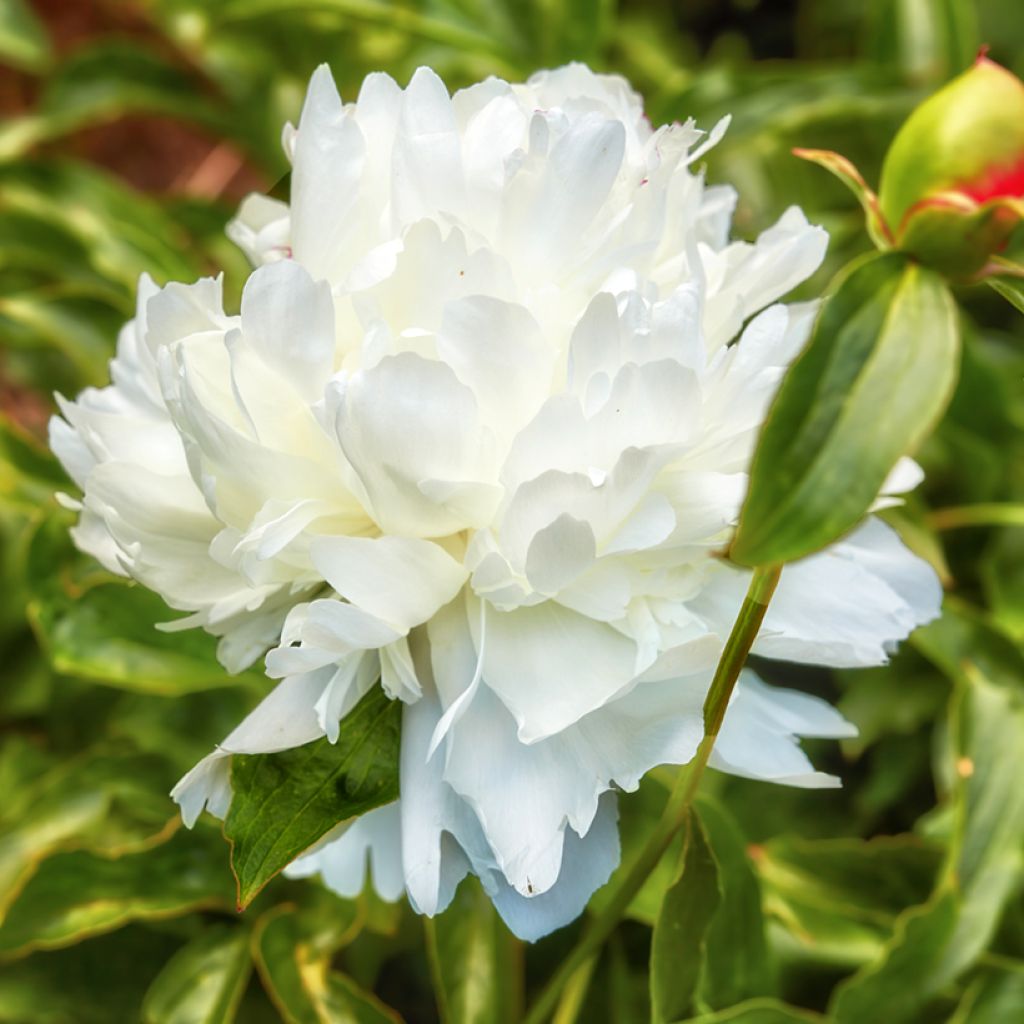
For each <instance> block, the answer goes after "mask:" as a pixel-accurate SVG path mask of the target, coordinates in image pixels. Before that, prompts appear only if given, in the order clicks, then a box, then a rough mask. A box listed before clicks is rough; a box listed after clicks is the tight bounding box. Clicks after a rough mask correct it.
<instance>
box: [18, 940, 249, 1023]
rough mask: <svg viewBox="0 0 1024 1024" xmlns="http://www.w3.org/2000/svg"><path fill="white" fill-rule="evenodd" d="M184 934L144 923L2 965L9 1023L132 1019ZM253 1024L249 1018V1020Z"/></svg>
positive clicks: (137, 1016) (117, 1021) (137, 1019)
mask: <svg viewBox="0 0 1024 1024" xmlns="http://www.w3.org/2000/svg"><path fill="white" fill-rule="evenodd" d="M179 945H180V939H177V938H175V937H174V936H173V935H169V934H166V933H164V932H158V931H153V930H150V929H148V928H145V927H142V926H141V925H135V926H132V925H129V926H128V927H127V928H123V929H121V930H120V931H118V932H115V933H113V934H111V935H103V936H100V937H98V938H94V939H91V940H90V941H89V942H84V943H81V944H79V945H77V946H72V947H70V948H68V949H59V950H54V951H53V952H45V953H36V954H35V955H34V956H30V957H26V958H25V959H23V960H19V961H17V962H16V963H5V964H4V965H3V967H2V968H0V1021H3V1022H4V1024H128V1022H135V1021H139V1020H140V1019H141V1006H142V998H143V995H144V994H145V991H146V986H147V985H148V984H149V981H150V979H151V978H152V977H153V976H154V974H155V973H156V972H157V971H159V969H160V965H161V964H162V963H164V962H166V960H167V958H168V957H169V956H171V954H172V953H173V952H174V950H175V947H176V946H179ZM246 1024H248V1022H246Z"/></svg>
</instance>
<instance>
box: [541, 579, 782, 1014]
mask: <svg viewBox="0 0 1024 1024" xmlns="http://www.w3.org/2000/svg"><path fill="white" fill-rule="evenodd" d="M781 573H782V566H781V565H773V566H764V567H761V568H759V569H755V570H754V575H753V578H752V579H751V581H750V586H749V588H748V589H747V596H746V597H745V598H744V600H743V605H742V607H741V608H740V612H739V615H738V616H737V617H736V622H735V623H734V624H733V627H732V632H731V633H730V634H729V639H728V640H727V641H726V644H725V649H724V650H723V651H722V657H721V658H720V659H719V661H718V667H717V668H716V669H715V675H714V678H713V679H712V680H711V686H710V688H709V689H708V695H707V697H706V699H705V701H704V738H703V739H702V740H701V742H700V746H698V747H697V752H696V754H695V755H694V757H693V760H692V761H690V763H689V764H688V765H687V766H686V768H685V769H684V770H683V771H682V772H681V773H680V774H679V778H678V779H677V780H676V784H675V786H674V787H673V789H672V792H671V794H670V795H669V798H668V801H667V802H666V804H665V809H664V810H663V811H662V812H661V817H660V818H659V819H658V822H657V824H656V825H655V826H654V830H653V831H652V832H651V835H650V837H649V838H648V840H647V843H646V845H645V846H644V848H643V849H642V850H641V851H640V855H639V857H637V859H636V860H635V861H634V862H633V864H632V865H631V866H630V868H629V870H628V871H627V872H626V873H625V874H624V875H623V876H622V877H621V878H619V879H618V880H617V881H616V882H615V883H613V885H614V886H615V889H614V892H613V894H612V897H611V899H610V900H609V901H608V903H607V904H606V905H605V907H604V909H603V910H602V911H601V912H600V913H599V914H598V915H596V916H595V917H593V918H592V919H591V920H590V922H589V924H588V926H587V928H586V930H585V931H584V932H583V935H582V936H581V938H580V941H579V942H578V943H577V944H576V947H575V948H574V949H573V950H572V952H571V953H570V954H569V955H568V956H567V957H566V958H565V960H563V961H562V963H561V964H559V966H558V970H556V971H555V973H554V974H553V975H552V976H551V978H550V979H549V980H548V982H547V984H546V985H545V986H544V988H543V989H542V990H541V993H540V995H539V996H538V997H537V1000H536V1002H535V1003H534V1004H533V1006H532V1007H531V1009H530V1012H529V1013H528V1014H527V1015H526V1017H525V1018H523V1024H544V1022H545V1021H546V1020H547V1019H548V1018H549V1017H550V1016H551V1013H552V1011H553V1010H554V1008H555V1006H556V1004H557V1003H558V999H559V996H560V994H561V992H562V989H563V987H564V986H565V984H566V983H567V981H568V980H569V979H570V978H571V977H572V976H573V975H574V974H575V972H576V970H577V969H578V968H579V967H580V965H581V964H583V963H585V962H586V961H587V960H589V959H590V958H591V957H593V956H595V955H596V953H597V952H598V950H599V949H600V948H601V946H603V945H604V942H605V940H606V939H607V938H608V936H609V935H611V933H612V932H613V931H614V930H615V928H616V926H617V925H618V923H619V921H620V920H621V919H622V916H623V914H625V912H626V909H627V908H628V907H629V905H630V903H632V902H633V897H634V896H636V894H637V893H638V892H639V891H640V889H641V887H642V886H643V884H644V882H646V881H647V878H648V876H649V875H650V873H651V872H652V871H653V870H654V868H655V866H656V865H657V863H658V861H659V860H661V858H662V855H663V854H664V853H665V851H666V850H667V849H668V847H669V845H670V843H671V842H672V838H673V836H675V834H676V832H678V831H679V829H680V828H681V827H682V826H683V824H684V823H685V821H686V816H687V814H688V813H689V810H690V805H691V804H692V803H693V798H694V797H695V796H696V794H697V787H698V785H699V784H700V778H701V775H702V774H703V772H704V768H705V767H706V766H707V763H708V758H709V757H710V756H711V750H712V748H713V747H714V745H715V740H716V739H718V733H719V731H720V730H721V728H722V722H723V720H724V719H725V712H726V708H727V707H728V706H729V698H730V697H731V696H732V691H733V689H734V688H735V686H736V680H737V678H739V674H740V669H742V668H743V664H744V662H745V661H746V660H747V655H748V654H749V653H750V648H751V647H752V646H753V644H754V640H755V638H756V637H757V633H758V630H759V629H760V628H761V622H762V620H763V619H764V615H765V612H766V611H767V610H768V602H769V601H770V600H771V597H772V594H773V593H774V592H775V587H776V584H778V582H779V576H780V575H781Z"/></svg>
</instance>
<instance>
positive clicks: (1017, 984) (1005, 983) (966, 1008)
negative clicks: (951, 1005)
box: [948, 965, 1024, 1024]
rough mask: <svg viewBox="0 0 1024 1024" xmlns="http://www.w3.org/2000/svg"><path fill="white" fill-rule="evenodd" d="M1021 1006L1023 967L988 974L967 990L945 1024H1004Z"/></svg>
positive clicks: (1023, 987) (1023, 990) (1022, 999)
mask: <svg viewBox="0 0 1024 1024" xmlns="http://www.w3.org/2000/svg"><path fill="white" fill-rule="evenodd" d="M1022 1006H1024V965H1021V966H1020V967H1018V969H1017V970H1011V971H991V972H987V973H985V974H983V975H982V976H981V977H979V978H978V979H977V980H976V981H974V982H972V983H971V985H970V986H968V988H967V991H966V992H965V993H964V997H963V999H962V1000H961V1001H960V1005H959V1006H958V1007H957V1009H956V1012H955V1013H954V1014H953V1016H952V1017H950V1018H949V1021H948V1024H1006V1022H1007V1021H1012V1020H1014V1019H1015V1018H1016V1017H1018V1016H1019V1015H1020V1010H1021V1007H1022Z"/></svg>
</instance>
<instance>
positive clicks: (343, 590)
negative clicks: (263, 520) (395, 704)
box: [310, 536, 467, 633]
mask: <svg viewBox="0 0 1024 1024" xmlns="http://www.w3.org/2000/svg"><path fill="white" fill-rule="evenodd" d="M310 554H311V557H312V559H313V564H314V565H315V566H316V567H317V569H318V570H319V571H320V572H321V573H323V575H324V578H325V579H326V580H327V582H328V583H330V584H331V586H332V587H334V589H335V590H336V591H337V592H338V593H339V594H341V596H342V597H344V598H347V599H348V600H349V601H351V602H352V603H353V604H354V605H356V606H357V607H359V608H361V609H363V610H364V611H366V612H368V613H369V614H370V615H373V616H376V617H377V618H379V619H381V620H382V621H383V622H386V623H388V624H390V625H392V626H394V627H395V629H397V630H399V631H400V632H402V633H405V632H407V631H408V630H410V629H411V628H412V627H413V626H418V625H419V624H420V623H421V622H426V620H427V619H429V618H430V616H431V615H433V614H434V612H436V611H437V609H438V608H440V607H441V606H442V605H446V604H447V603H448V602H449V601H450V600H451V599H452V598H453V597H455V595H456V594H457V593H458V592H459V590H460V589H461V588H462V584H463V582H464V581H465V579H466V575H467V574H466V570H465V568H464V567H463V566H461V565H460V564H459V563H458V562H456V561H455V559H454V558H452V556H451V555H449V554H448V552H446V551H445V550H444V549H443V548H442V547H440V546H439V545H437V544H434V543H432V542H431V541H426V540H418V539H417V538H414V537H391V536H385V537H376V538H370V537H318V538H317V539H316V540H315V541H313V544H312V546H311V549H310Z"/></svg>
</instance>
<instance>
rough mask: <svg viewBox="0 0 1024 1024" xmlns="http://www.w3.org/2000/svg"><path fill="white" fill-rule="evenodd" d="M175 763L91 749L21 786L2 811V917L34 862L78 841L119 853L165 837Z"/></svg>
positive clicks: (172, 820)
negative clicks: (169, 764)
mask: <svg viewBox="0 0 1024 1024" xmlns="http://www.w3.org/2000/svg"><path fill="white" fill-rule="evenodd" d="M173 781H174V773H173V770H172V771H170V772H168V766H167V763H166V762H165V761H164V760H163V759H161V758H157V757H153V756H145V755H138V754H135V753H132V752H128V751H116V752H113V751H112V752H96V753H91V754H89V755H86V756H84V757H79V758H74V759H72V760H68V761H66V762H65V763H64V764H62V765H61V766H60V767H58V768H56V769H54V770H53V771H50V772H48V773H46V774H45V775H43V776H42V777H41V778H40V779H38V780H37V781H35V782H34V784H30V785H27V786H25V787H23V788H21V789H20V790H19V792H18V797H20V799H18V798H15V799H13V800H9V801H8V803H7V805H6V807H5V808H4V809H3V813H0V919H2V917H3V914H4V912H5V911H6V909H7V907H8V906H9V905H10V904H11V903H12V902H13V900H14V899H15V898H16V897H17V895H18V893H19V892H20V891H21V890H22V888H23V887H24V885H25V884H26V883H27V881H28V880H29V878H31V876H32V874H33V873H34V872H35V871H36V870H37V868H38V866H39V864H40V863H41V862H42V861H43V860H45V858H46V857H48V856H50V855H51V854H53V853H54V852H56V851H58V850H62V849H68V848H77V849H87V850H90V851H93V852H98V853H105V854H107V855H108V856H109V855H112V854H121V853H126V852H131V851H135V850H139V849H145V848H147V847H149V846H151V845H155V844H157V843H159V842H161V841H163V840H166V839H169V838H170V836H171V834H172V832H173V830H174V828H175V827H176V825H177V815H175V814H173V808H172V806H171V805H170V804H169V802H168V800H167V790H168V788H169V786H170V785H171V783H172V782H173Z"/></svg>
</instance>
